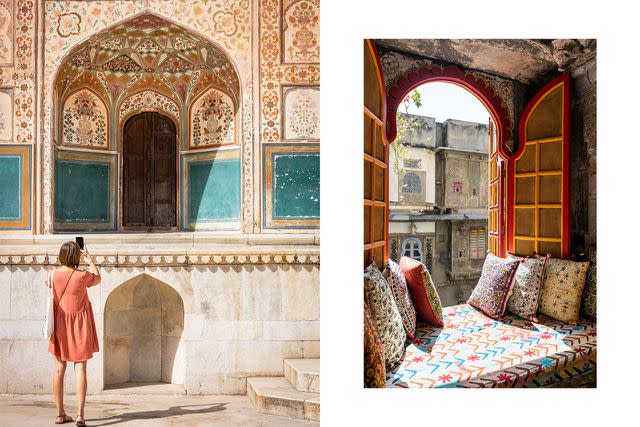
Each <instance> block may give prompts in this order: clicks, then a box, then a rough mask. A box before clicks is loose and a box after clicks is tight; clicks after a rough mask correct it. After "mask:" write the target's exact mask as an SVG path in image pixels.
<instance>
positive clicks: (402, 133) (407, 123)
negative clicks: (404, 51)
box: [391, 89, 422, 173]
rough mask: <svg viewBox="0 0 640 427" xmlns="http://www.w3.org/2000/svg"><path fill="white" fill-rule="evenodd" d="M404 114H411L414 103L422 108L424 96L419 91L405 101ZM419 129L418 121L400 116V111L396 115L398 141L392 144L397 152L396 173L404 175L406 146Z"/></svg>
mask: <svg viewBox="0 0 640 427" xmlns="http://www.w3.org/2000/svg"><path fill="white" fill-rule="evenodd" d="M402 102H403V104H404V110H405V111H404V112H405V114H408V113H409V106H410V105H411V103H413V104H414V105H415V106H416V107H418V108H420V107H422V95H421V94H420V91H419V90H418V89H414V90H413V91H411V93H409V94H408V95H407V96H406V97H405V98H404V99H403V100H402ZM417 127H418V122H417V120H416V119H412V118H409V117H407V116H406V115H404V116H403V115H402V114H400V111H398V112H397V113H396V128H397V130H398V132H397V134H396V139H395V140H393V142H392V143H391V147H392V148H393V151H394V152H395V156H394V161H393V171H394V172H395V173H404V169H402V168H401V167H400V160H401V159H404V146H405V145H406V144H407V143H408V141H409V140H410V139H411V136H412V135H413V133H414V132H415V130H416V128H417Z"/></svg>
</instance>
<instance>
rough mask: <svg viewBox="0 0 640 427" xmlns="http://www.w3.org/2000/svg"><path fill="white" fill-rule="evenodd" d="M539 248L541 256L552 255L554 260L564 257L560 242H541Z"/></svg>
mask: <svg viewBox="0 0 640 427" xmlns="http://www.w3.org/2000/svg"><path fill="white" fill-rule="evenodd" d="M538 247H539V249H538V253H539V254H541V255H547V254H551V257H553V258H560V257H561V256H562V252H561V249H560V242H544V241H541V242H539V243H538Z"/></svg>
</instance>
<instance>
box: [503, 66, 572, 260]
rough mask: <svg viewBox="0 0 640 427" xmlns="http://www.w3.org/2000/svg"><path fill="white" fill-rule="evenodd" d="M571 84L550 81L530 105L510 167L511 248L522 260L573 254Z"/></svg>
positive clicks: (566, 77)
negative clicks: (535, 254)
mask: <svg viewBox="0 0 640 427" xmlns="http://www.w3.org/2000/svg"><path fill="white" fill-rule="evenodd" d="M569 86H570V79H569V75H568V74H563V75H562V76H560V77H558V78H556V79H555V80H553V81H551V82H550V83H549V84H547V85H546V86H545V87H543V88H542V89H541V90H540V91H539V92H538V93H537V94H536V96H535V97H534V98H533V99H532V100H531V101H530V102H529V104H528V105H527V108H526V109H525V111H524V113H523V114H522V117H521V119H520V124H519V136H520V138H519V148H518V151H517V152H516V153H515V154H514V156H513V158H512V159H513V160H512V161H511V162H510V165H509V180H508V187H509V200H508V233H509V234H508V235H509V238H508V244H509V251H510V252H513V253H516V254H518V255H531V254H534V253H539V254H547V253H549V254H551V256H553V257H557V258H560V257H562V258H567V257H569V255H570V250H571V249H570V242H571V236H570V224H569V219H570V210H569V208H570V206H569V203H570V198H569V153H570V151H569V150H570V146H569V144H570V134H569V132H570V127H569V123H570V111H571V110H570V92H569V91H570V88H569Z"/></svg>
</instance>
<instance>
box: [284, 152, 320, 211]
mask: <svg viewBox="0 0 640 427" xmlns="http://www.w3.org/2000/svg"><path fill="white" fill-rule="evenodd" d="M272 197H273V218H274V219H315V218H319V217H320V155H319V154H306V153H304V154H302V153H301V154H291V153H287V154H275V155H274V158H273V193H272Z"/></svg>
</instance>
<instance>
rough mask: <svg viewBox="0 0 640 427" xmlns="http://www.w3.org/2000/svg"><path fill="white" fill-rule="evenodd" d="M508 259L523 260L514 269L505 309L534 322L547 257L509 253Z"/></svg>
mask: <svg viewBox="0 0 640 427" xmlns="http://www.w3.org/2000/svg"><path fill="white" fill-rule="evenodd" d="M508 259H516V260H523V262H522V263H521V264H520V265H519V266H518V269H517V270H516V276H515V277H514V279H513V288H512V289H511V296H510V297H509V301H508V302H507V310H509V311H510V312H511V313H513V314H517V315H518V316H520V317H522V318H523V319H527V320H532V321H534V322H535V321H536V312H537V311H538V301H539V299H540V288H542V278H543V274H544V265H545V262H546V261H547V258H530V257H527V258H524V259H523V258H521V257H518V256H515V255H511V254H509V255H508Z"/></svg>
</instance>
